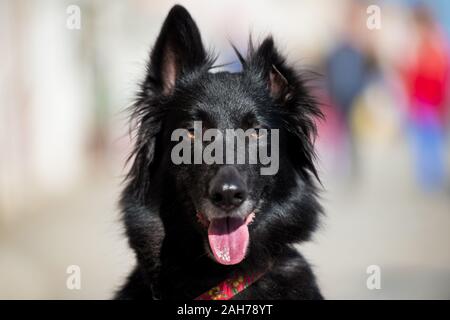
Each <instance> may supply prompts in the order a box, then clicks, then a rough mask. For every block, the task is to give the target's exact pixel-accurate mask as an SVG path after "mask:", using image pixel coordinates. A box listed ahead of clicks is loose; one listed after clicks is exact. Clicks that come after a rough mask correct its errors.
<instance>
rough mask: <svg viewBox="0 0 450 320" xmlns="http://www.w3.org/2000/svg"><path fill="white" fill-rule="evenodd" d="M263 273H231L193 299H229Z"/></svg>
mask: <svg viewBox="0 0 450 320" xmlns="http://www.w3.org/2000/svg"><path fill="white" fill-rule="evenodd" d="M262 275H263V273H257V274H245V275H239V274H236V275H232V276H231V277H229V278H228V279H226V280H224V281H222V282H221V283H219V284H218V285H217V286H215V287H213V288H211V289H210V290H208V291H206V292H205V293H203V294H201V295H200V296H198V297H197V298H195V300H229V299H231V298H232V297H234V296H235V295H237V294H238V293H239V292H242V291H244V290H245V289H246V288H248V287H250V286H251V285H252V284H253V283H254V282H256V281H257V280H258V279H259V278H261V276H262Z"/></svg>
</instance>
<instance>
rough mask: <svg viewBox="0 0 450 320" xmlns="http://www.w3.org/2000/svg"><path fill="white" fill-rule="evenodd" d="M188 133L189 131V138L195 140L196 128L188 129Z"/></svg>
mask: <svg viewBox="0 0 450 320" xmlns="http://www.w3.org/2000/svg"><path fill="white" fill-rule="evenodd" d="M187 131H188V134H187V135H188V137H189V139H192V140H193V139H195V131H194V128H190V129H187Z"/></svg>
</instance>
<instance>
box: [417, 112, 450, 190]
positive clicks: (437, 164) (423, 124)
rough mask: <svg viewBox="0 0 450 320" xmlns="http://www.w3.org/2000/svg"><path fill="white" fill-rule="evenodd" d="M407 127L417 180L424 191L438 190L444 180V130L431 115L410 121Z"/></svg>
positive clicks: (436, 118) (434, 116) (435, 117)
mask: <svg viewBox="0 0 450 320" xmlns="http://www.w3.org/2000/svg"><path fill="white" fill-rule="evenodd" d="M409 127H410V128H409V132H410V136H411V143H412V148H413V152H414V159H415V161H416V163H415V166H416V175H417V179H418V181H419V183H420V185H421V186H422V187H423V188H424V189H425V190H428V191H434V190H438V189H440V188H441V187H443V185H444V180H445V179H444V177H445V163H444V159H445V133H444V128H443V127H442V124H441V122H440V121H439V118H438V117H437V116H436V115H434V114H432V113H429V114H425V115H423V116H422V117H421V118H420V119H411V121H410V126H409Z"/></svg>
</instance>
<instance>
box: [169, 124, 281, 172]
mask: <svg viewBox="0 0 450 320" xmlns="http://www.w3.org/2000/svg"><path fill="white" fill-rule="evenodd" d="M171 140H172V141H178V143H177V144H176V145H175V146H174V147H173V149H172V152H171V159H172V162H173V163H174V164H177V165H179V164H202V163H205V164H224V163H225V164H260V165H261V168H260V173H261V175H274V174H276V173H277V172H278V169H279V130H278V129H263V128H251V129H247V130H245V131H244V130H243V129H223V130H220V129H207V130H205V131H204V130H203V126H202V122H201V121H195V122H194V127H193V128H192V129H190V130H188V129H176V130H174V131H173V132H172V136H171ZM269 149H270V152H269Z"/></svg>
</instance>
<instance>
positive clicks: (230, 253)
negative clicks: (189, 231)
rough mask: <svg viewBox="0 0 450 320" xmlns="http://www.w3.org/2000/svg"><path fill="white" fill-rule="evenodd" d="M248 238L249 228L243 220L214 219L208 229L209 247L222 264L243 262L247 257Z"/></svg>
mask: <svg viewBox="0 0 450 320" xmlns="http://www.w3.org/2000/svg"><path fill="white" fill-rule="evenodd" d="M248 238H249V237H248V227H247V224H246V223H245V221H244V220H243V219H239V218H223V219H214V220H212V221H211V223H210V225H209V228H208V239H209V246H210V247H211V250H212V252H213V253H214V257H215V258H216V260H217V262H219V263H221V264H237V263H239V262H241V261H242V260H243V259H244V257H245V252H246V250H247V246H248Z"/></svg>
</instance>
